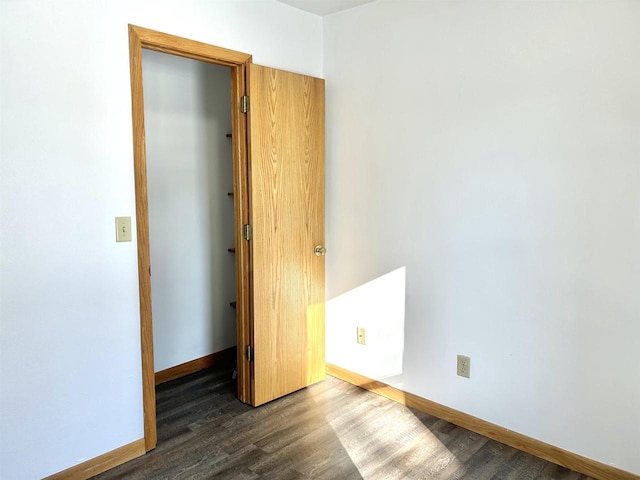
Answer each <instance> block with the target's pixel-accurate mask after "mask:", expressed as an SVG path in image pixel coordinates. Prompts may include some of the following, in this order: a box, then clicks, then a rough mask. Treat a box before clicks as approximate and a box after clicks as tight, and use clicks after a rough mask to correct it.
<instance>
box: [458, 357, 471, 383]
mask: <svg viewBox="0 0 640 480" xmlns="http://www.w3.org/2000/svg"><path fill="white" fill-rule="evenodd" d="M458 375H459V376H461V377H465V378H471V357H467V356H465V355H458Z"/></svg>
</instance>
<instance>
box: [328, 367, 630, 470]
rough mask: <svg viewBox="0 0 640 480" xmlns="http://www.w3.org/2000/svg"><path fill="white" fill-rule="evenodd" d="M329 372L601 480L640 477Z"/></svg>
mask: <svg viewBox="0 0 640 480" xmlns="http://www.w3.org/2000/svg"><path fill="white" fill-rule="evenodd" d="M327 374H328V375H331V376H332V377H336V378H339V379H340V380H344V381H345V382H348V383H351V384H353V385H356V386H358V387H360V388H363V389H365V390H369V391H370V392H374V393H377V394H378V395H382V396H383V397H386V398H389V399H391V400H394V401H396V402H398V403H401V404H403V405H406V406H408V407H412V408H415V409H416V410H420V411H421V412H424V413H428V414H429V415H433V416H434V417H438V418H441V419H443V420H446V421H448V422H451V423H453V424H455V425H459V426H460V427H463V428H466V429H467V430H471V431H473V432H476V433H479V434H480V435H484V436H485V437H489V438H491V439H493V440H496V441H498V442H500V443H504V444H506V445H509V446H511V447H514V448H517V449H518V450H522V451H523V452H526V453H530V454H531V455H535V456H536V457H539V458H542V459H544V460H548V461H550V462H553V463H555V464H557V465H562V466H563V467H566V468H569V469H571V470H575V471H576V472H579V473H583V474H585V475H588V476H591V477H594V478H597V479H600V480H612V479H614V478H615V479H616V480H640V476H638V475H635V474H633V473H630V472H627V471H625V470H620V469H619V468H616V467H612V466H610V465H607V464H604V463H601V462H597V461H595V460H592V459H590V458H587V457H583V456H581V455H578V454H577V453H572V452H569V451H567V450H563V449H561V448H558V447H554V446H553V445H549V444H548V443H544V442H541V441H540V440H536V439H535V438H531V437H527V436H526V435H522V434H520V433H517V432H514V431H512V430H508V429H506V428H504V427H500V426H498V425H494V424H493V423H490V422H487V421H485V420H481V419H479V418H476V417H474V416H471V415H468V414H466V413H463V412H459V411H458V410H454V409H453V408H450V407H446V406H444V405H440V404H439V403H435V402H432V401H431V400H427V399H425V398H422V397H419V396H417V395H414V394H412V393H408V392H405V391H403V390H400V389H398V388H395V387H392V386H390V385H387V384H386V383H383V382H379V381H377V380H373V379H371V378H368V377H365V376H364V375H360V374H359V373H355V372H352V371H350V370H347V369H345V368H342V367H338V366H337V365H332V364H329V363H327Z"/></svg>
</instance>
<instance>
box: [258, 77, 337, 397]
mask: <svg viewBox="0 0 640 480" xmlns="http://www.w3.org/2000/svg"><path fill="white" fill-rule="evenodd" d="M248 73H249V75H248V93H249V98H250V106H249V113H248V128H249V134H248V138H249V181H250V185H249V188H250V195H249V202H250V212H251V213H250V218H251V220H250V221H251V225H252V228H253V234H252V240H251V241H250V248H251V259H252V261H251V265H252V269H251V270H252V281H251V290H252V304H253V308H252V329H251V330H252V337H253V339H252V348H253V357H254V361H253V364H252V367H253V368H252V388H251V390H252V401H251V403H252V404H253V405H256V406H257V405H261V404H263V403H265V402H268V401H270V400H273V399H275V398H278V397H281V396H283V395H286V394H288V393H291V392H294V391H296V390H299V389H301V388H304V387H306V386H308V385H311V384H313V383H315V382H318V381H320V380H322V379H324V376H325V360H324V351H325V338H324V301H325V298H324V256H323V254H324V252H321V255H316V253H315V252H314V250H315V248H316V247H317V246H320V247H323V246H324V119H325V116H324V115H325V114H324V80H322V79H319V78H313V77H309V76H305V75H298V74H294V73H290V72H285V71H282V70H276V69H273V68H267V67H261V66H259V65H250V66H249V72H248Z"/></svg>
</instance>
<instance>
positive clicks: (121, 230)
mask: <svg viewBox="0 0 640 480" xmlns="http://www.w3.org/2000/svg"><path fill="white" fill-rule="evenodd" d="M130 241H131V217H116V242H130Z"/></svg>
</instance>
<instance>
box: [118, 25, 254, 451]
mask: <svg viewBox="0 0 640 480" xmlns="http://www.w3.org/2000/svg"><path fill="white" fill-rule="evenodd" d="M143 48H144V49H148V50H153V51H156V52H162V53H167V54H171V55H177V56H180V57H186V58H190V59H194V60H201V61H204V62H208V63H212V64H215V65H221V66H224V67H228V68H229V70H230V74H231V75H230V91H231V95H230V99H231V132H229V133H230V134H231V136H232V137H231V143H232V160H231V161H232V164H233V168H232V170H233V173H232V175H233V181H232V183H233V190H232V192H233V199H234V202H233V204H234V206H233V210H234V213H233V231H234V233H235V235H234V237H235V245H234V246H233V247H230V248H234V249H235V252H234V253H235V271H236V276H235V277H236V278H235V285H236V287H235V289H236V315H237V322H236V343H237V345H249V344H250V331H249V305H250V303H249V270H248V268H249V256H250V250H249V248H248V246H247V244H246V242H243V241H242V237H241V234H240V233H241V229H242V225H244V224H248V223H249V222H248V218H249V197H248V162H247V123H246V118H245V117H244V114H243V113H242V112H241V111H240V102H241V98H242V97H243V96H244V95H245V91H246V85H245V75H246V70H247V65H248V64H250V63H251V56H250V55H248V54H245V53H241V52H236V51H233V50H227V49H224V48H219V47H215V46H212V45H207V44H204V43H200V42H196V41H192V40H188V39H185V38H181V37H176V36H174V35H168V34H163V33H160V32H156V31H153V30H148V29H145V28H141V27H136V26H133V25H130V26H129V56H130V67H131V101H132V115H133V141H134V179H135V192H136V232H137V247H138V277H139V295H140V335H141V344H142V345H141V352H142V383H143V410H144V438H145V449H146V450H147V451H149V450H151V449H153V448H155V446H156V443H157V425H156V395H155V384H156V382H155V368H154V348H153V346H154V342H153V323H152V296H151V252H150V242H149V238H150V230H149V184H148V180H147V178H148V176H147V173H148V172H147V158H146V142H145V116H144V94H143V90H144V89H143V62H142V56H143V54H142V49H143ZM241 353H242V349H241V348H239V349H238V352H237V368H238V385H237V390H238V398H239V399H240V400H241V401H243V402H248V400H249V398H248V395H249V394H250V385H249V382H250V374H249V372H248V371H247V369H248V368H249V365H248V363H247V362H243V361H241Z"/></svg>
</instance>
